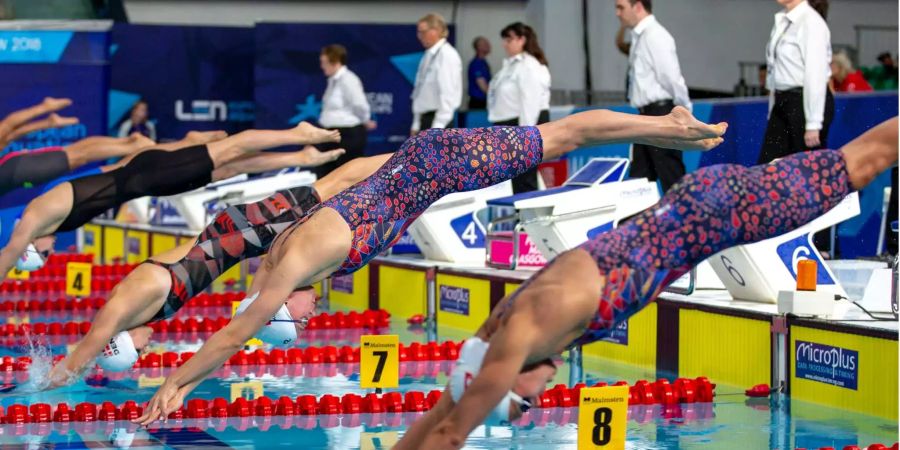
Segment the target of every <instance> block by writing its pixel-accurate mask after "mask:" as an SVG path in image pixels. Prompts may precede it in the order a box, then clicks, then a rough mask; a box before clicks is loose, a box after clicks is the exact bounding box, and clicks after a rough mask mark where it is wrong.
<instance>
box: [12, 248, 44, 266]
mask: <svg viewBox="0 0 900 450" xmlns="http://www.w3.org/2000/svg"><path fill="white" fill-rule="evenodd" d="M45 262H46V261H44V257H43V256H41V254H40V253H38V251H37V249H36V248H35V247H34V244H28V248H26V249H25V252H24V253H22V256H21V257H19V259H18V261H16V269H19V270H23V271H26V272H31V271H33V270H38V269H40V268H41V267H44V263H45Z"/></svg>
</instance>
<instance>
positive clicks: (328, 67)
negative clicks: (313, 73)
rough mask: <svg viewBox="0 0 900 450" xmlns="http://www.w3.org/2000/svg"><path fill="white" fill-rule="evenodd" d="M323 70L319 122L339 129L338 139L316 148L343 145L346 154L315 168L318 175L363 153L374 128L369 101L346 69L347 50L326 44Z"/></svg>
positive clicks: (324, 173) (320, 56) (323, 51)
mask: <svg viewBox="0 0 900 450" xmlns="http://www.w3.org/2000/svg"><path fill="white" fill-rule="evenodd" d="M319 64H320V65H321V67H322V72H323V73H324V74H325V76H327V77H328V87H326V88H325V94H324V95H322V113H321V114H320V115H319V124H320V125H321V126H322V127H323V128H328V129H336V130H338V131H340V132H341V142H339V143H327V144H319V145H317V146H316V147H317V148H318V149H319V150H323V151H324V150H333V149H335V148H343V149H344V150H346V153H344V154H343V155H341V157H340V158H338V159H337V160H335V161H333V162H331V163H328V164H324V165H322V166H319V167H318V168H316V175H318V176H319V177H320V178H321V177H323V176H325V175H327V174H328V173H329V172H331V171H332V170H334V169H336V168H337V167H339V166H341V165H342V164H344V163H345V162H347V161H349V160H351V159H353V158H358V157H360V156H364V155H365V150H366V141H367V137H368V130H369V129H374V128H375V122H373V121H372V120H371V116H370V109H369V101H368V99H367V98H366V93H365V91H364V90H363V85H362V82H361V81H360V80H359V77H357V76H356V74H355V73H353V72H351V71H350V69H349V68H347V65H346V64H347V50H346V49H345V48H344V47H343V46H341V45H337V44H333V45H328V46H326V47H325V48H323V49H322V53H321V55H319Z"/></svg>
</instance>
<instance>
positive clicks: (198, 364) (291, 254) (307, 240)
mask: <svg viewBox="0 0 900 450" xmlns="http://www.w3.org/2000/svg"><path fill="white" fill-rule="evenodd" d="M323 211H324V212H327V211H331V214H334V215H337V212H334V211H333V210H330V209H327V208H326V209H323V210H320V212H319V213H317V214H315V215H313V216H312V217H310V218H309V220H308V221H307V222H305V223H303V224H302V225H301V226H300V227H298V228H297V229H296V230H295V231H294V232H293V233H292V234H291V235H290V237H288V238H286V239H285V240H284V241H283V242H282V245H281V246H280V247H279V248H278V249H277V250H274V247H273V251H277V252H278V253H277V256H276V258H275V259H276V260H277V261H278V263H277V264H276V265H275V267H273V268H272V269H271V270H269V276H268V277H267V279H266V282H265V284H264V285H262V286H261V289H260V290H259V296H258V297H257V299H256V301H254V302H253V304H252V305H250V307H248V308H247V309H246V310H245V311H244V312H243V313H242V314H240V315H238V316H237V317H235V318H233V319H232V320H231V322H229V323H228V325H226V326H225V327H224V328H222V329H221V330H219V331H218V332H216V333H215V334H213V335H212V337H210V338H209V339H208V340H207V341H206V343H205V344H203V346H202V347H201V348H200V350H198V351H197V353H195V354H194V357H193V358H191V359H190V360H189V361H188V362H186V363H185V364H184V365H182V366H181V367H180V368H178V369H177V370H175V372H173V373H171V374H170V375H169V377H168V378H166V381H165V382H164V383H163V384H162V386H160V387H159V389H158V390H157V392H156V394H155V395H154V396H153V398H152V399H151V400H150V403H148V405H147V408H146V409H145V410H144V415H143V416H141V417H139V418H138V419H136V420H134V421H133V422H135V423H139V424H141V425H145V426H146V425H148V424H150V423H151V422H153V421H155V420H157V419H161V418H165V417H167V416H168V414H169V413H171V412H172V411H175V410H176V409H178V408H180V407H181V405H182V404H183V403H184V398H185V396H186V395H187V394H188V393H190V392H191V390H193V389H194V388H195V387H196V386H197V385H198V384H199V383H200V382H201V381H203V379H204V378H206V376H208V375H209V374H210V373H211V372H212V371H214V370H215V369H216V368H218V367H220V366H221V365H222V364H223V363H224V362H225V361H226V360H227V359H228V358H230V357H231V355H233V354H235V353H236V352H238V351H240V350H241V349H242V348H243V347H244V343H245V342H247V340H248V339H250V338H252V337H253V335H254V334H256V332H257V331H259V330H260V329H261V328H262V327H263V326H264V325H265V324H266V323H268V322H269V320H270V319H271V318H272V316H274V315H275V313H276V311H278V308H280V307H281V306H282V305H283V304H284V302H285V299H287V298H288V296H290V295H291V293H292V292H293V291H294V289H295V288H296V287H297V286H306V285H309V284H312V283H314V282H316V281H319V280H321V279H323V278H324V277H325V276H327V275H328V274H330V273H332V272H333V271H334V270H336V269H337V267H339V266H340V263H341V261H343V260H344V258H345V257H346V255H347V253H348V251H349V248H350V230H349V228H348V229H346V233H341V232H336V231H335V230H334V228H333V227H330V226H321V225H319V224H320V223H321V222H320V221H321V220H326V219H320V217H322V216H320V214H321V213H322V212H323ZM326 214H328V213H326ZM270 263H271V259H267V260H266V264H270Z"/></svg>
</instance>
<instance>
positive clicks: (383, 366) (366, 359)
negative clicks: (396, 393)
mask: <svg viewBox="0 0 900 450" xmlns="http://www.w3.org/2000/svg"><path fill="white" fill-rule="evenodd" d="M359 385H360V387H362V388H364V389H367V388H394V387H399V386H400V337H399V336H397V335H396V334H392V335H363V336H362V337H361V338H360V345H359Z"/></svg>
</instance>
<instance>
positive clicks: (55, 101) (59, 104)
mask: <svg viewBox="0 0 900 450" xmlns="http://www.w3.org/2000/svg"><path fill="white" fill-rule="evenodd" d="M71 104H72V99H68V98H54V97H44V101H43V102H42V103H41V106H43V107H44V108H46V109H47V110H48V111H59V110H60V109H63V108H65V107H67V106H69V105H71Z"/></svg>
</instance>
